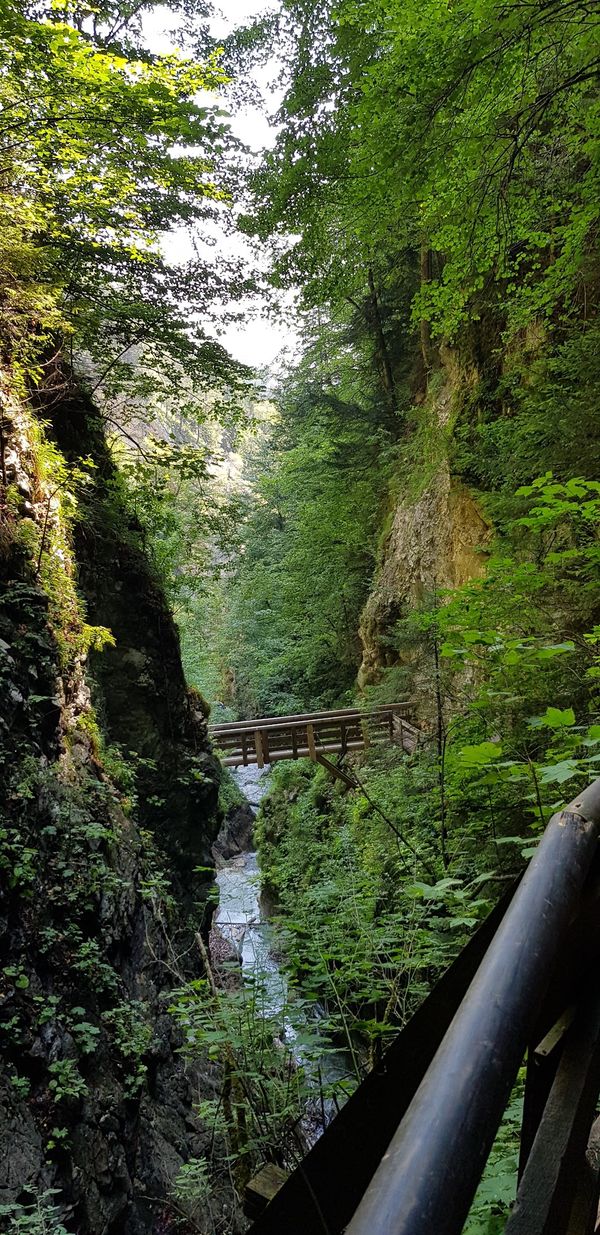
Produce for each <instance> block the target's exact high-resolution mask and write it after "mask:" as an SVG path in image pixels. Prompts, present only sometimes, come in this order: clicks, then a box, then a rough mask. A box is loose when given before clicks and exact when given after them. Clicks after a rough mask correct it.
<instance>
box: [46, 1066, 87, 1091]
mask: <svg viewBox="0 0 600 1235" xmlns="http://www.w3.org/2000/svg"><path fill="white" fill-rule="evenodd" d="M48 1072H49V1073H50V1076H51V1078H52V1079H51V1080H50V1082H49V1084H48V1088H49V1090H50V1092H51V1094H52V1096H53V1098H54V1101H55V1102H63V1101H64V1100H65V1099H69V1098H82V1097H83V1096H84V1094H85V1092H86V1088H87V1087H86V1084H85V1081H84V1079H83V1077H82V1076H81V1075H80V1072H79V1070H78V1068H77V1064H76V1063H75V1061H74V1060H73V1059H57V1060H56V1062H55V1063H51V1064H50V1065H49V1067H48Z"/></svg>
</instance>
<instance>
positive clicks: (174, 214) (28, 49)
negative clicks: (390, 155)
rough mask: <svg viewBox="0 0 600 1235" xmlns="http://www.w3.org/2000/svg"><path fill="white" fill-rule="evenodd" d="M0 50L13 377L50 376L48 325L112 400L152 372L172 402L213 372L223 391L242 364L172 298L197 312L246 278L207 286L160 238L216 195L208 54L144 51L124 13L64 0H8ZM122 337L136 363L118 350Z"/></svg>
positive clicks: (214, 62)
mask: <svg viewBox="0 0 600 1235" xmlns="http://www.w3.org/2000/svg"><path fill="white" fill-rule="evenodd" d="M84 28H85V32H84ZM117 31H118V32H120V37H119V34H118V33H117ZM0 62H1V63H2V69H3V71H2V87H1V95H2V100H1V101H2V110H3V114H4V116H5V121H4V124H3V129H2V135H1V138H0V140H1V144H2V149H3V158H4V165H5V189H4V192H3V203H4V210H3V224H2V229H0V275H1V278H2V285H3V287H4V288H6V289H8V290H7V293H6V295H5V296H4V298H3V302H2V310H1V321H2V334H3V339H4V343H5V351H8V353H9V355H10V359H11V361H12V365H13V371H14V372H15V373H16V374H19V373H20V374H21V377H22V384H23V388H24V389H25V388H27V387H30V386H31V383H32V382H33V383H34V384H38V385H40V386H41V387H42V388H43V389H45V388H46V387H47V386H48V385H49V384H50V385H54V384H55V382H56V373H55V361H54V359H53V360H50V356H52V357H53V358H54V357H55V353H56V340H57V339H59V340H60V341H61V342H62V344H63V346H65V345H66V344H67V343H69V345H70V346H71V348H72V343H73V340H74V341H75V342H76V345H77V346H78V348H79V349H83V350H85V352H86V353H87V354H88V356H91V357H92V358H94V360H95V362H96V365H97V367H96V369H95V370H94V372H93V374H92V375H91V378H90V385H91V386H93V388H94V389H95V390H97V389H98V388H99V387H100V386H102V388H103V391H104V394H105V396H109V395H110V396H111V398H112V397H114V396H115V395H116V394H117V393H118V392H120V393H121V395H122V394H123V392H124V391H125V392H129V395H130V396H131V395H134V394H137V395H140V394H142V393H143V391H144V388H145V387H147V383H148V375H149V373H150V372H153V381H154V385H155V387H158V386H162V387H163V388H164V391H165V394H166V392H167V390H170V394H171V397H174V396H175V386H176V384H178V385H179V389H180V405H181V407H182V408H183V407H184V406H186V405H189V402H190V400H189V386H190V379H191V378H192V377H193V378H194V379H195V381H196V385H197V387H198V386H199V385H200V384H202V385H204V386H205V387H206V385H207V384H211V383H213V384H214V383H216V382H220V381H222V380H223V379H225V380H226V381H228V382H229V383H230V386H231V389H232V393H233V389H234V387H237V385H238V379H239V377H240V376H241V375H240V372H239V366H235V365H234V364H233V363H232V362H230V361H229V358H228V357H227V356H226V354H225V353H224V351H223V349H222V348H220V347H219V345H218V344H216V343H214V342H213V341H212V340H211V339H209V338H208V337H207V334H206V333H205V332H204V331H203V329H202V327H201V326H200V325H199V324H198V325H193V324H191V321H192V320H193V318H192V314H191V312H190V313H189V314H187V313H186V309H185V305H186V302H187V303H188V304H189V302H190V301H192V302H193V304H194V309H195V310H196V313H197V311H198V307H199V305H200V304H203V305H206V304H207V303H209V302H210V296H211V295H212V294H214V292H215V290H217V291H223V289H224V288H225V287H226V286H227V285H228V284H229V285H230V286H233V285H234V284H236V282H237V285H238V286H241V285H242V284H243V279H241V277H240V275H239V271H236V270H235V267H234V268H232V269H230V270H227V268H226V264H224V265H223V267H222V271H221V273H220V274H219V273H218V272H217V271H215V272H214V274H213V276H212V279H211V288H210V293H207V291H205V289H204V288H203V287H202V284H203V281H204V283H205V286H206V278H204V280H203V275H204V276H205V275H206V271H205V269H204V268H203V267H202V264H201V263H199V262H198V263H197V264H195V263H193V262H191V263H188V264H187V265H186V266H184V267H182V268H180V269H172V270H169V269H168V267H167V266H166V265H165V263H164V261H163V259H162V257H161V255H160V244H159V241H160V235H161V232H163V231H164V230H165V229H168V228H170V227H175V226H178V225H188V226H189V225H191V224H192V223H193V222H194V221H195V220H199V219H202V218H204V217H206V215H207V213H210V211H211V209H212V210H213V211H214V210H216V209H217V207H218V204H219V203H220V202H222V201H223V200H224V199H225V198H226V196H227V194H226V191H225V189H224V187H223V186H218V185H217V183H216V181H215V176H214V174H213V168H214V164H215V162H216V161H219V159H220V158H221V157H222V154H223V150H224V148H225V147H226V146H227V140H228V139H227V131H226V128H225V126H224V125H223V124H222V123H221V122H220V120H219V118H218V114H217V113H216V111H214V110H213V109H211V108H210V106H209V107H206V106H200V105H199V104H198V103H197V102H196V101H195V99H196V97H197V95H198V92H200V91H208V92H211V91H215V90H216V89H218V88H219V87H221V86H222V85H223V83H224V82H225V80H226V79H225V74H224V72H223V70H222V68H221V67H220V64H219V57H218V55H217V54H216V52H213V53H212V54H210V55H209V56H208V58H207V59H206V61H205V62H204V63H203V64H199V63H197V62H194V61H193V60H191V59H189V58H186V57H184V56H183V55H181V54H172V55H165V56H154V55H151V54H149V53H148V51H147V49H146V47H145V46H144V39H143V37H142V27H141V25H140V23H139V21H136V18H135V15H133V17H132V14H130V13H128V12H127V11H123V12H122V13H120V14H119V15H118V16H117V15H116V14H115V13H113V14H112V15H111V16H108V14H105V15H101V14H100V13H98V14H96V15H95V17H94V21H93V23H92V27H89V23H88V22H87V19H86V17H85V14H84V13H83V11H80V9H79V8H78V6H77V5H76V6H75V7H74V8H69V9H68V12H67V11H65V12H61V11H60V10H59V9H57V8H55V7H53V6H50V7H49V8H48V10H47V12H46V13H43V14H41V13H39V14H36V15H35V16H33V15H32V14H31V13H30V12H29V11H28V10H27V8H26V7H25V6H22V5H20V4H19V3H12V4H9V5H5V6H4V8H3V10H2V18H1V21H0ZM82 100H85V106H83V105H82ZM211 203H212V206H211ZM215 284H216V288H215ZM196 321H197V319H196ZM53 344H54V346H53ZM130 348H136V349H137V350H138V352H139V353H140V356H141V361H142V363H141V366H139V367H138V366H135V365H132V364H131V363H128V362H127V360H126V359H125V357H126V353H127V352H128V350H129V349H130ZM129 359H130V358H129ZM87 371H88V373H89V366H88V369H87ZM186 385H187V390H186Z"/></svg>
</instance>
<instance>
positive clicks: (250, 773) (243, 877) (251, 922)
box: [215, 765, 287, 1016]
mask: <svg viewBox="0 0 600 1235" xmlns="http://www.w3.org/2000/svg"><path fill="white" fill-rule="evenodd" d="M233 776H234V779H235V780H236V782H237V784H238V785H239V788H240V789H241V791H242V793H243V794H245V796H246V797H247V799H248V801H249V803H250V805H251V807H252V810H253V812H254V814H255V815H256V813H257V811H258V808H259V806H260V803H261V800H262V798H263V797H264V795H265V793H266V792H267V790H268V787H269V772H268V769H266V768H258V767H256V766H253V765H251V766H249V767H247V768H236V769H235V771H234V772H233ZM217 884H218V886H219V908H218V909H217V912H216V914H215V923H216V925H217V926H218V928H219V930H220V932H221V934H222V935H223V936H224V937H225V939H227V940H228V941H229V942H230V943H231V944H232V945H233V947H234V948H235V949H236V952H237V953H238V955H239V957H240V959H241V963H242V973H243V974H244V976H245V977H246V978H247V979H258V980H260V984H261V987H262V991H263V1000H264V1007H265V1012H266V1013H267V1014H268V1015H272V1016H276V1015H277V1013H278V1012H280V1011H281V1009H282V1008H283V1007H284V1006H285V1003H286V998H287V982H286V980H285V977H284V975H283V974H282V972H281V970H280V968H279V965H278V964H277V961H276V960H275V958H274V956H273V954H272V951H271V949H272V931H271V927H270V926H269V923H268V922H267V921H266V920H265V918H264V915H263V914H262V912H261V907H260V870H259V866H258V855H257V854H256V853H243V854H240V856H239V857H236V858H231V859H230V861H229V862H226V864H225V865H224V866H223V867H222V868H221V870H219V871H218V872H217Z"/></svg>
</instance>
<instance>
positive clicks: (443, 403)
mask: <svg viewBox="0 0 600 1235" xmlns="http://www.w3.org/2000/svg"><path fill="white" fill-rule="evenodd" d="M446 352H447V354H445V355H444V356H443V365H444V368H443V374H444V381H443V383H442V385H441V387H440V390H439V392H438V394H437V396H436V398H435V399H434V400H433V402H432V405H431V407H430V408H429V411H428V415H429V417H430V420H431V425H432V439H433V440H434V441H435V454H436V458H437V463H436V464H435V466H434V467H433V468H432V466H431V462H430V461H424V463H423V469H424V471H425V470H426V469H427V471H428V472H429V478H428V480H427V483H426V484H425V485H424V486H423V487H421V488H420V490H419V492H418V494H417V496H407V497H405V498H401V500H400V501H399V503H398V505H397V506H396V509H395V511H394V514H393V520H392V526H391V529H390V532H389V534H388V537H387V539H386V542H385V544H384V546H383V552H382V559H381V563H380V567H379V570H378V572H377V575H376V578H375V582H374V586H373V590H372V592H371V594H370V596H369V599H368V600H367V603H366V605H365V608H364V610H363V614H362V618H361V627H360V635H361V640H362V644H363V659H362V664H361V667H360V670H359V674H358V684H359V686H360V687H364V686H367V685H370V684H372V683H374V682H376V681H377V680H378V676H379V674H380V671H381V669H382V668H384V667H386V666H389V665H392V664H394V663H397V662H398V651H397V649H396V648H394V646H393V642H392V639H391V638H390V636H391V635H392V632H393V629H394V626H395V624H396V623H397V622H398V621H399V620H400V619H401V618H404V617H406V616H407V615H408V614H409V613H410V611H411V610H412V609H414V608H415V607H417V606H418V605H419V604H420V603H421V602H422V601H423V600H424V599H425V598H426V597H431V595H432V594H433V593H434V592H435V591H441V590H443V589H445V588H453V587H458V586H460V585H461V584H463V583H466V582H467V581H468V580H469V579H473V578H478V577H480V576H482V575H483V574H484V573H485V563H486V556H487V555H486V549H487V547H488V546H489V542H490V538H491V528H490V526H489V524H488V522H487V521H486V519H485V517H484V515H483V513H482V511H481V509H480V508H479V506H478V504H477V501H476V499H475V497H474V496H473V494H472V493H470V492H469V490H468V488H466V486H465V485H464V484H462V483H461V481H460V480H458V479H456V478H455V477H454V476H453V475H452V473H451V468H450V465H449V462H448V458H447V443H448V440H449V438H450V434H451V422H452V407H453V402H454V400H455V399H456V397H457V393H458V392H459V391H460V388H461V382H462V384H463V388H464V387H466V388H467V389H469V388H471V387H472V386H473V384H474V382H475V381H476V373H475V371H474V370H472V371H471V370H469V371H468V372H465V373H462V374H461V372H460V371H459V369H458V366H457V363H456V359H455V358H454V357H453V355H452V353H451V352H450V350H449V349H446ZM415 470H416V473H417V479H418V467H417V468H416V469H415ZM414 479H415V477H414V476H413V480H414Z"/></svg>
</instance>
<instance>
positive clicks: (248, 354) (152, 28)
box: [145, 0, 297, 368]
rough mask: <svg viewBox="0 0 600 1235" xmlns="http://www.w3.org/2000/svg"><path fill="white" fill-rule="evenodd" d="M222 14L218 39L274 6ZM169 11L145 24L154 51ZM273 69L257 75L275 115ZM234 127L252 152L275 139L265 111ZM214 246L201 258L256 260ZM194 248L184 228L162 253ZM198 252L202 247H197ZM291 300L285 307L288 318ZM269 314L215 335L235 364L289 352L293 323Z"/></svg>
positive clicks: (242, 248) (233, 5)
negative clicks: (271, 83)
mask: <svg viewBox="0 0 600 1235" xmlns="http://www.w3.org/2000/svg"><path fill="white" fill-rule="evenodd" d="M218 2H219V7H220V9H221V16H220V17H219V18H217V19H215V21H214V22H213V27H212V31H213V34H214V35H215V36H216V37H217V38H219V37H220V36H221V35H223V36H224V35H225V34H226V33H227V32H228V31H230V30H232V29H235V27H236V26H238V25H240V26H241V25H245V24H246V23H247V22H248V20H249V19H250V18H252V17H254V16H256V15H257V14H259V13H264V12H265V11H266V10H267V9H268V8H272V7H273V4H272V3H271V4H269V3H268V0H267V2H265V0H262V2H261V0H218ZM169 16H170V15H169V12H168V9H166V8H162V9H161V8H160V7H158V8H156V9H154V10H153V12H152V15H151V16H150V17H149V18H147V19H146V21H145V29H146V34H147V36H149V38H148V42H149V44H150V46H151V47H152V48H153V50H155V51H165V52H167V51H170V50H171V49H172V43H171V41H170V38H169V34H168V28H169V24H170V22H169ZM274 73H275V66H274V65H273V66H271V67H269V66H267V67H266V68H265V69H262V70H261V71H260V73H257V74H256V76H255V81H256V82H257V84H258V86H259V89H260V91H261V94H262V96H263V98H264V99H265V108H266V111H267V112H268V113H269V114H273V113H274V112H275V111H276V109H277V107H278V105H279V101H280V99H279V96H278V95H277V96H275V95H274V94H273V93H272V91H270V90H269V80H270V78H271V77H273V76H274ZM231 120H232V127H233V129H234V132H235V133H236V134H237V136H238V137H240V139H241V140H242V141H243V142H244V143H245V144H246V145H248V146H250V148H251V149H252V150H253V151H260V150H263V149H265V148H266V147H268V146H271V145H273V143H274V140H275V134H274V130H273V128H272V127H271V126H270V125H269V121H268V118H267V115H265V112H263V111H262V110H261V109H259V108H256V107H251V108H244V109H240V110H239V111H237V112H235V113H232V116H231ZM213 241H214V244H213V245H212V246H211V247H210V248H208V247H206V248H205V249H204V253H206V254H209V253H210V254H211V256H213V257H214V256H215V255H217V254H219V253H221V254H223V255H225V256H227V255H229V256H241V255H243V254H246V255H247V256H248V257H249V260H250V261H251V262H252V264H254V262H255V260H256V255H254V257H252V254H251V250H250V246H249V244H248V242H247V241H246V240H245V238H244V237H243V236H241V235H239V236H230V235H228V234H227V233H226V232H224V231H221V230H220V229H218V230H216V231H215V232H213ZM191 248H192V238H191V236H190V235H189V234H188V233H186V232H185V231H184V230H183V229H180V230H178V231H176V232H173V233H171V234H170V235H168V236H166V237H165V240H164V251H165V255H166V257H167V258H168V259H170V260H171V261H178V260H179V261H182V260H185V258H186V257H187V256H188V255H189V254H190V252H191ZM201 251H202V248H201ZM265 260H266V255H264V256H263V263H264V261H265ZM291 307H292V305H291V300H290V301H289V308H290V313H291ZM267 311H268V305H267V303H266V302H265V303H263V304H262V305H258V306H257V305H256V302H255V303H254V310H253V313H252V316H251V315H250V313H251V307H250V305H248V306H247V315H246V316H245V317H244V321H243V322H237V323H229V324H226V325H224V328H223V331H222V333H220V334H219V336H218V337H219V340H220V342H221V343H222V344H223V346H224V347H226V348H227V350H228V351H229V352H230V353H231V354H232V355H233V356H235V358H236V359H237V360H241V361H243V362H244V363H246V364H250V365H255V366H257V367H259V368H268V367H271V366H272V365H274V363H275V361H276V359H277V357H278V356H279V355H280V354H281V352H282V351H283V350H284V349H285V350H288V349H291V350H293V349H294V348H295V345H296V341H297V340H296V334H295V331H294V329H293V326H292V324H289V325H288V324H286V323H285V322H283V321H282V320H281V319H280V320H275V319H272V320H267V319H266V317H265V314H266V312H267Z"/></svg>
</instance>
